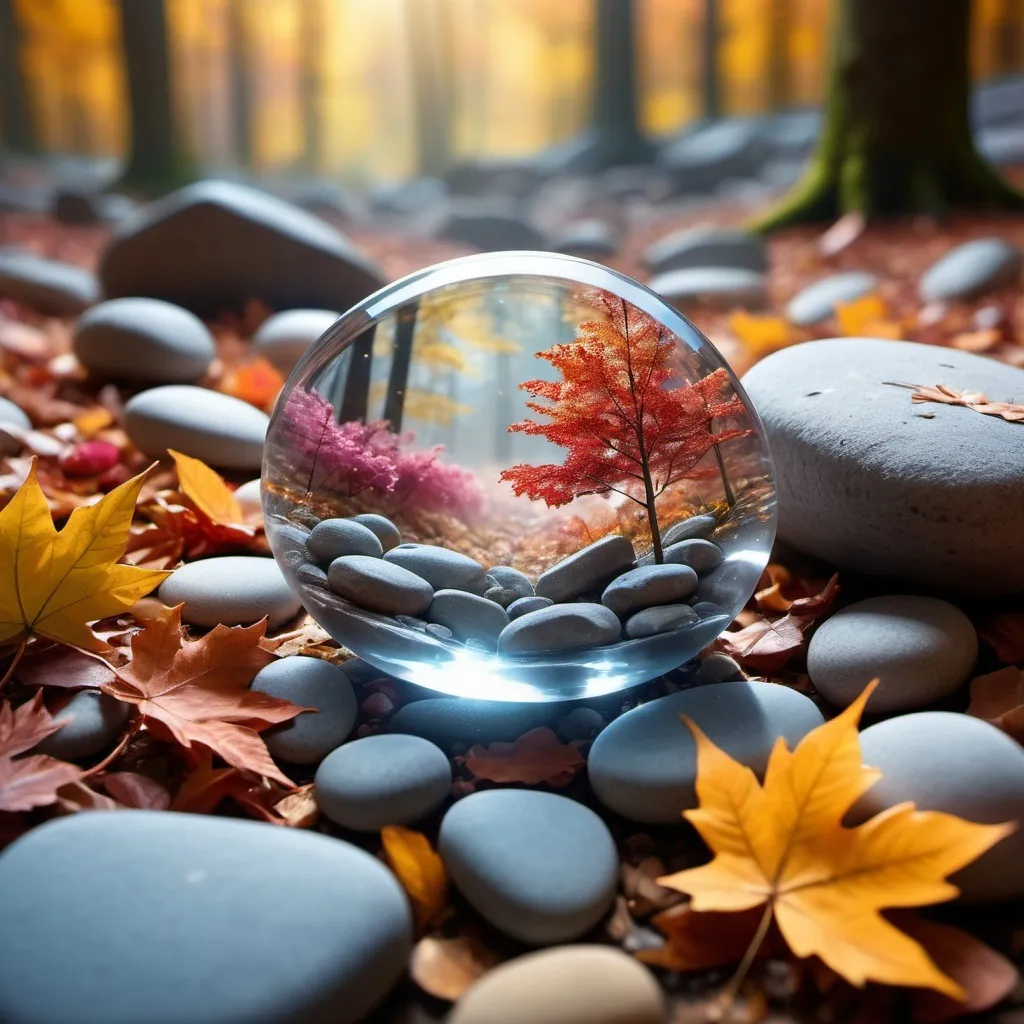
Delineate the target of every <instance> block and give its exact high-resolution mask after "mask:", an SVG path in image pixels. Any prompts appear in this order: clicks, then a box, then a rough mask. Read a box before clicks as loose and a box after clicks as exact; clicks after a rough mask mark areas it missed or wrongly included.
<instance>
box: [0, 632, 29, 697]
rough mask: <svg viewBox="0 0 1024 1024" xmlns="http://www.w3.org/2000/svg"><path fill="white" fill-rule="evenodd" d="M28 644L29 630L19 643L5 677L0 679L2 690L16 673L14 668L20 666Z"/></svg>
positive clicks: (0, 688)
mask: <svg viewBox="0 0 1024 1024" xmlns="http://www.w3.org/2000/svg"><path fill="white" fill-rule="evenodd" d="M27 644H28V632H27V631H26V632H25V633H24V634H23V635H22V638H21V642H20V643H19V644H18V649H17V650H16V651H15V652H14V657H13V658H11V663H10V665H8V666H7V671H6V672H5V673H4V677H3V679H0V690H3V688H4V687H5V686H6V685H7V683H8V682H9V680H10V678H11V676H13V675H14V670H15V669H16V668H17V667H18V662H19V661H21V656H22V655H23V654H24V653H25V647H26V645H27Z"/></svg>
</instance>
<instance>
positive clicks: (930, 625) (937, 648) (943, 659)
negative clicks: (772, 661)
mask: <svg viewBox="0 0 1024 1024" xmlns="http://www.w3.org/2000/svg"><path fill="white" fill-rule="evenodd" d="M977 659H978V636H977V634H976V633H975V631H974V626H973V625H972V624H971V620H970V619H969V618H967V616H966V615H964V613H963V612H962V611H960V609H959V608H956V607H955V606H953V605H951V604H947V603H946V602H945V601H939V600H937V599H936V598H934V597H916V596H912V595H902V594H900V595H886V596H883V597H870V598H868V599H867V600H865V601H857V602H855V603H854V604H851V605H848V606H847V607H846V608H843V609H841V610H840V611H838V612H836V614H835V615H833V616H831V618H829V619H826V621H825V622H823V623H822V624H821V625H820V626H819V627H818V629H817V630H816V631H815V633H814V636H812V637H811V642H810V645H809V647H808V649H807V672H808V674H809V675H810V677H811V682H812V683H814V686H815V689H816V690H817V691H818V693H820V694H821V696H822V697H824V698H825V699H826V700H828V701H831V702H832V703H833V704H835V705H837V706H839V707H846V706H847V705H848V704H852V703H853V701H854V700H855V699H856V698H857V697H858V696H859V695H860V693H861V691H862V690H863V689H864V687H865V686H866V685H867V684H868V683H869V682H870V681H871V680H872V679H874V678H875V677H876V676H877V677H878V679H879V684H878V687H877V689H876V690H875V692H874V693H873V694H872V695H871V699H870V700H869V701H868V704H867V709H868V711H869V712H870V713H871V714H882V713H884V712H887V711H905V710H907V709H908V708H919V707H922V706H923V705H925V704H933V703H934V702H936V701H939V700H942V699H943V698H944V697H948V696H949V694H951V693H953V692H954V691H955V690H957V689H959V688H960V687H961V686H962V685H963V684H964V683H965V682H967V679H968V678H969V676H970V674H971V669H973V668H974V663H975V661H977Z"/></svg>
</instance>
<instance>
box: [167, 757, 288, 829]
mask: <svg viewBox="0 0 1024 1024" xmlns="http://www.w3.org/2000/svg"><path fill="white" fill-rule="evenodd" d="M195 762H196V763H195V767H194V768H193V770H192V771H191V772H190V773H189V774H188V775H187V776H186V777H185V779H184V781H183V782H182V783H181V785H180V786H179V787H178V791H177V792H176V793H175V794H174V797H173V799H172V800H171V810H172V811H185V812H188V813H191V814H212V813H213V812H214V811H215V810H217V808H218V807H219V806H220V805H221V804H222V803H223V802H224V801H225V800H231V801H233V802H234V803H235V804H237V805H238V806H239V807H241V808H242V810H244V811H246V812H247V813H248V814H250V815H251V816H252V817H254V818H259V819H261V820H262V821H266V822H269V823H270V824H272V825H281V824H283V823H284V822H283V821H282V819H281V818H280V816H279V815H278V814H277V813H276V812H275V811H274V810H273V809H272V808H273V805H274V804H275V803H277V802H279V801H280V800H281V798H282V797H283V796H284V795H285V794H286V792H287V790H285V789H283V788H281V787H280V786H278V785H277V784H276V783H274V782H270V781H268V780H267V779H257V778H254V777H253V776H252V775H250V774H247V773H246V772H242V771H239V769H237V768H214V767H213V755H212V754H211V753H210V751H209V750H207V749H205V748H202V747H200V748H198V751H197V754H196V758H195Z"/></svg>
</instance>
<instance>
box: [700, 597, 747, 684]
mask: <svg viewBox="0 0 1024 1024" xmlns="http://www.w3.org/2000/svg"><path fill="white" fill-rule="evenodd" d="M694 611H696V609H694ZM720 611H721V609H716V610H715V614H719V613H720ZM745 678H746V676H744V674H743V669H741V668H740V667H739V665H738V664H737V663H736V662H735V661H733V659H732V658H730V657H729V655H728V654H719V653H718V652H715V653H714V654H709V655H708V656H707V657H706V658H705V659H704V660H703V661H702V662H701V663H700V668H698V669H697V683H698V684H699V685H701V686H703V685H704V684H706V683H732V682H736V681H737V680H742V679H745Z"/></svg>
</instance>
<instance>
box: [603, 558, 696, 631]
mask: <svg viewBox="0 0 1024 1024" xmlns="http://www.w3.org/2000/svg"><path fill="white" fill-rule="evenodd" d="M696 589H697V574H696V573H695V572H694V571H693V569H691V568H690V567H689V566H688V565H643V566H640V567H639V568H637V569H631V570H630V571H629V572H626V573H623V574H622V575H621V576H619V577H618V578H617V579H614V580H612V582H611V583H609V584H608V586H607V587H606V588H605V591H604V593H603V594H602V595H601V603H602V604H603V605H604V606H605V607H606V608H610V609H611V610H612V611H613V612H615V614H616V615H617V616H618V617H619V618H620V619H624V618H627V617H628V616H630V615H632V614H633V613H634V612H638V611H640V610H642V609H644V608H650V607H652V606H654V605H658V604H677V603H678V602H680V601H685V600H686V598H688V597H689V596H690V595H691V594H692V593H693V592H694V591H695V590H696Z"/></svg>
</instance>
